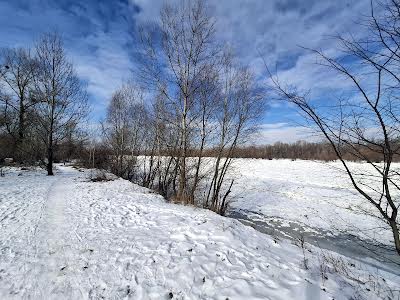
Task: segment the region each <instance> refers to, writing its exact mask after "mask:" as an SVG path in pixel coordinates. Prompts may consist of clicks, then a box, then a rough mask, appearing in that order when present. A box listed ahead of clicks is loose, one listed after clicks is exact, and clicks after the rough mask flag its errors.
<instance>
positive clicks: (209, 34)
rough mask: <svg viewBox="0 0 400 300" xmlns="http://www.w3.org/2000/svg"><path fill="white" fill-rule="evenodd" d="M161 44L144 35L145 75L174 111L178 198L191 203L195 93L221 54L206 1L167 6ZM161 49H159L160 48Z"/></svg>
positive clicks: (143, 69)
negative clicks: (189, 160)
mask: <svg viewBox="0 0 400 300" xmlns="http://www.w3.org/2000/svg"><path fill="white" fill-rule="evenodd" d="M160 21H161V25H160V31H161V33H160V36H161V45H156V44H155V43H154V40H153V39H152V38H151V37H152V36H151V34H147V35H146V34H143V35H142V42H143V44H144V45H145V50H144V52H145V54H146V58H145V62H146V63H145V64H143V65H142V76H143V78H145V79H146V80H147V81H148V82H150V83H152V84H153V85H156V89H157V90H158V91H161V92H162V93H163V94H164V96H165V97H166V99H167V101H168V102H169V103H168V106H170V108H171V109H172V110H174V111H175V113H176V115H177V118H176V121H177V122H178V123H177V124H175V125H174V126H176V128H178V129H179V136H180V145H179V148H180V153H179V155H178V156H179V187H178V193H177V195H176V198H177V200H178V201H181V202H184V203H189V202H190V193H191V192H190V188H189V187H188V186H187V183H188V166H187V157H188V151H189V148H190V146H191V145H190V141H189V135H190V129H189V128H190V127H191V125H192V124H191V122H192V121H193V120H194V119H196V118H195V117H193V116H192V113H193V109H194V106H195V105H194V102H195V101H197V99H196V98H195V95H196V93H197V91H198V89H199V87H200V85H201V84H200V82H201V80H200V79H201V76H203V75H202V74H204V73H205V70H206V69H208V68H209V65H210V64H213V62H214V61H215V59H216V57H218V53H219V48H218V47H217V45H216V43H215V28H214V21H213V19H212V18H211V17H210V16H209V14H208V12H207V7H206V6H205V4H204V1H193V2H191V1H182V2H181V4H180V5H178V6H170V5H166V6H165V7H164V8H163V9H162V11H161V16H160ZM159 50H160V51H159Z"/></svg>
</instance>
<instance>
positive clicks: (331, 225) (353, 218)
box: [231, 159, 400, 245]
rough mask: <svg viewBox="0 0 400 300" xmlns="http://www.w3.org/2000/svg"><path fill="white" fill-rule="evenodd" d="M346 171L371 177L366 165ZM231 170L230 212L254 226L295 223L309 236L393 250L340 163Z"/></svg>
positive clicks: (247, 164)
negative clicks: (345, 237) (343, 237)
mask: <svg viewBox="0 0 400 300" xmlns="http://www.w3.org/2000/svg"><path fill="white" fill-rule="evenodd" d="M350 166H351V168H352V169H354V170H357V172H358V173H362V174H367V173H368V172H370V171H371V168H370V166H369V164H367V163H350ZM234 167H235V171H234V173H235V176H236V177H238V180H236V184H235V185H234V197H233V198H234V201H233V203H232V205H231V210H233V211H242V212H244V213H245V214H246V215H247V216H248V217H250V218H252V219H254V220H263V219H265V220H269V221H271V220H274V221H276V222H280V223H281V224H282V225H283V226H285V225H286V226H289V223H291V224H293V223H295V224H299V225H301V226H303V227H304V228H306V229H307V230H309V231H315V232H320V231H323V232H325V233H327V234H329V235H338V234H342V233H349V234H354V235H356V236H359V237H360V238H362V239H370V240H379V241H381V242H382V243H384V244H388V245H392V241H393V237H392V233H391V231H390V230H389V229H388V226H387V225H386V224H384V223H383V222H382V221H381V220H380V219H379V218H377V217H376V216H378V214H377V213H376V208H375V207H373V206H372V205H371V204H369V203H368V202H367V201H366V200H365V199H364V198H362V197H361V196H360V195H359V194H358V193H357V192H356V191H355V189H354V188H353V187H352V185H351V182H350V180H349V178H348V176H347V174H345V173H344V171H343V167H342V166H341V164H340V162H329V163H325V162H320V161H304V160H297V161H291V160H284V159H282V160H261V159H237V160H235V162H234ZM394 167H395V168H399V165H398V164H396V165H395V166H394ZM379 187H380V186H379V183H378V189H379ZM399 204H400V203H399ZM365 212H367V213H365Z"/></svg>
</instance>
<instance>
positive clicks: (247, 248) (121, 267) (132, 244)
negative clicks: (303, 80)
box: [0, 164, 400, 300]
mask: <svg viewBox="0 0 400 300" xmlns="http://www.w3.org/2000/svg"><path fill="white" fill-rule="evenodd" d="M248 166H249V170H248V173H245V172H244V173H243V176H252V175H254V180H253V181H251V182H248V184H247V185H246V186H243V187H246V189H247V190H246V191H247V192H245V193H247V194H248V195H249V196H254V195H255V194H256V192H257V191H261V192H262V190H263V189H262V187H264V188H265V187H268V186H269V187H272V188H273V187H274V186H275V185H278V184H279V182H277V181H275V183H274V182H272V183H271V184H272V186H271V185H268V184H269V183H270V182H271V178H270V177H268V176H272V175H271V173H269V174H270V175H265V177H262V176H264V175H263V174H264V172H263V169H260V172H259V173H257V169H256V167H254V166H255V165H252V164H249V165H248ZM252 166H253V168H252ZM261 168H262V167H261ZM244 169H246V170H247V168H244ZM264 171H265V169H264ZM286 171H289V170H286ZM278 173H279V172H278ZM89 174H90V171H82V170H81V171H78V170H75V169H73V168H72V167H63V166H58V170H57V172H56V175H55V176H54V177H47V176H45V173H44V172H43V171H39V170H31V171H25V170H24V171H22V170H17V169H11V170H7V171H6V176H5V177H0V299H9V298H12V299H21V298H22V299H26V298H28V299H100V298H102V299H311V300H312V299H350V298H353V299H357V297H358V298H360V299H379V298H382V299H385V297H390V298H391V299H398V297H399V292H398V291H396V290H398V284H399V282H400V274H399V273H398V272H397V270H389V271H383V270H379V269H377V268H372V267H371V266H370V265H369V264H364V263H362V262H355V261H352V260H351V259H349V258H346V257H344V256H341V255H338V254H336V253H334V252H331V251H327V250H321V249H318V248H316V247H313V246H311V245H307V244H306V245H305V249H303V248H302V247H300V246H299V245H295V244H293V241H289V240H285V239H277V238H275V239H274V238H272V237H271V236H268V235H266V234H263V233H260V232H258V231H256V230H254V229H253V228H251V227H249V226H245V225H243V224H241V223H240V222H239V221H237V220H234V219H229V218H224V217H221V216H218V215H216V214H214V213H212V212H210V211H206V210H201V209H196V208H193V207H185V206H180V205H174V204H170V203H166V202H165V201H164V200H163V199H162V198H161V197H160V196H157V195H155V194H153V193H151V192H150V191H149V190H146V189H144V188H141V187H138V186H137V185H134V184H132V183H130V182H128V181H125V180H122V179H115V180H112V181H105V182H90V181H89V180H88V176H89ZM257 174H259V175H257ZM292 174H294V173H292ZM280 176H281V177H280V178H281V186H280V188H278V187H277V190H280V191H281V194H282V195H283V196H282V198H280V199H281V201H283V200H285V199H288V198H289V199H290V195H292V194H294V193H295V191H296V190H297V192H298V193H300V195H301V193H306V189H311V187H306V188H303V189H302V188H295V187H296V182H299V181H301V180H302V178H301V175H299V177H297V178H296V176H297V175H292V176H293V177H291V178H282V175H280ZM272 177H273V176H272ZM260 180H264V181H263V184H264V185H260V184H258V183H259V182H260ZM296 180H297V181H296ZM293 182H294V183H293ZM329 184H330V183H329V182H328V183H327V185H326V186H327V187H328V186H329ZM297 185H299V184H297ZM238 188H239V187H238ZM286 188H288V189H287V191H285V189H286ZM291 188H292V189H291ZM285 192H286V194H285ZM252 193H253V194H252ZM317 193H319V192H317ZM343 193H345V192H343ZM346 193H347V192H346ZM263 195H267V193H265V194H263ZM277 195H279V193H278V194H277ZM346 195H347V194H346ZM254 197H255V196H254ZM268 197H269V198H268V199H270V200H269V201H275V204H276V205H277V207H275V205H269V204H268V205H267V204H266V203H269V201H267V199H266V200H265V202H263V203H264V204H263V203H261V204H260V205H259V206H257V209H260V210H261V211H263V210H265V212H267V211H269V210H271V213H274V214H276V215H278V214H279V208H280V207H281V208H282V209H285V210H284V212H282V213H284V214H285V215H286V214H288V215H290V216H296V213H297V214H299V212H298V211H297V212H296V211H295V210H296V209H300V208H301V205H302V204H304V203H307V199H305V198H300V199H301V200H299V201H300V203H297V204H296V201H295V200H293V203H292V204H293V205H294V206H293V207H292V209H293V211H291V210H290V209H288V208H285V205H284V204H280V203H279V202H280V200H279V199H278V200H274V199H275V198H274V197H271V196H268ZM271 199H272V200H271ZM240 201H242V202H243V203H242V204H240ZM240 201H238V202H237V203H236V205H241V206H240V207H244V204H246V203H247V204H248V207H244V208H249V209H255V207H256V204H255V202H256V201H255V199H253V198H251V197H250V198H249V200H248V202H246V200H245V198H243V199H242V200H240ZM321 201H322V200H321ZM279 205H280V207H279ZM274 207H275V208H274ZM310 207H311V206H310ZM274 209H275V210H274ZM303 211H304V212H305V211H307V212H308V211H309V210H308V208H304V210H303ZM299 218H305V220H308V219H311V220H313V219H315V222H316V223H315V224H316V225H319V224H322V225H321V226H327V225H324V223H323V221H319V219H318V218H316V217H314V216H310V217H308V218H307V217H299ZM317 222H320V223H317Z"/></svg>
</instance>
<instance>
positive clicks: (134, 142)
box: [102, 84, 146, 177]
mask: <svg viewBox="0 0 400 300" xmlns="http://www.w3.org/2000/svg"><path fill="white" fill-rule="evenodd" d="M145 117H146V111H145V109H144V106H143V94H142V91H141V90H140V89H139V88H138V87H136V86H135V85H133V84H125V85H123V86H122V87H121V88H120V89H119V90H117V91H116V92H115V93H114V94H113V96H112V98H111V102H110V104H109V106H108V108H107V117H106V120H105V122H103V123H102V131H103V137H104V139H105V141H106V142H107V144H108V145H109V146H110V147H111V152H112V154H113V157H114V160H113V166H112V171H113V172H114V173H115V174H116V175H117V176H123V177H125V176H127V177H129V176H128V175H127V172H128V171H130V170H131V168H132V165H133V164H134V162H132V159H133V158H134V156H135V155H137V152H138V150H139V144H140V142H141V139H142V135H141V133H142V132H143V131H142V129H143V128H144V126H145V121H144V119H145Z"/></svg>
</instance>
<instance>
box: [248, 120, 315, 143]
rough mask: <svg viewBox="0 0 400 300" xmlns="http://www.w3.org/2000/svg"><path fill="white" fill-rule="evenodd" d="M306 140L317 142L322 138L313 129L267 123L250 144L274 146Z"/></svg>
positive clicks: (261, 127)
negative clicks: (277, 143) (280, 143)
mask: <svg viewBox="0 0 400 300" xmlns="http://www.w3.org/2000/svg"><path fill="white" fill-rule="evenodd" d="M300 140H304V141H307V142H317V141H320V140H321V136H320V135H319V134H318V133H317V132H316V131H315V130H314V129H312V128H309V127H303V126H292V125H290V124H288V123H267V124H263V125H261V126H260V130H259V132H258V133H256V134H255V136H254V137H253V139H252V141H250V143H252V144H255V145H265V144H274V143H276V142H283V143H295V142H297V141H300Z"/></svg>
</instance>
